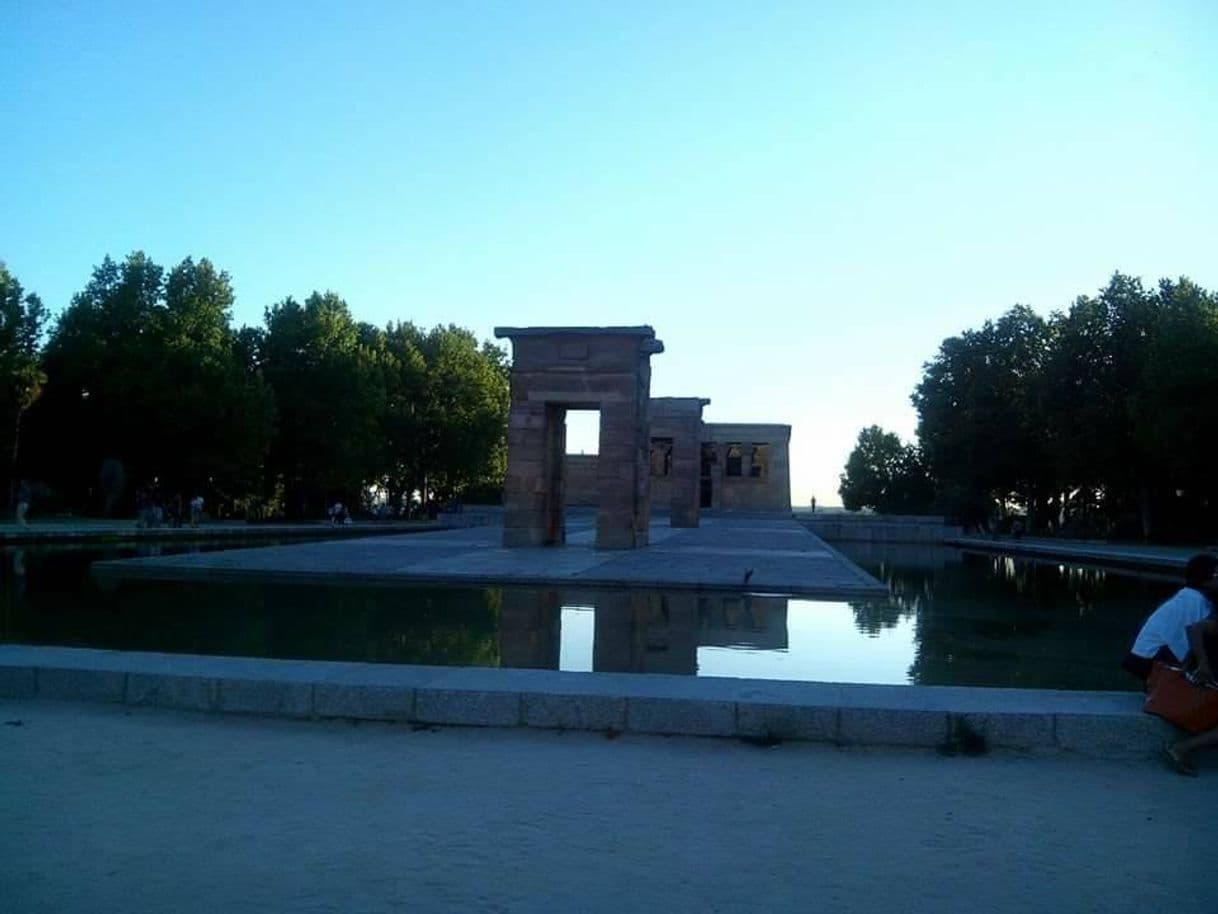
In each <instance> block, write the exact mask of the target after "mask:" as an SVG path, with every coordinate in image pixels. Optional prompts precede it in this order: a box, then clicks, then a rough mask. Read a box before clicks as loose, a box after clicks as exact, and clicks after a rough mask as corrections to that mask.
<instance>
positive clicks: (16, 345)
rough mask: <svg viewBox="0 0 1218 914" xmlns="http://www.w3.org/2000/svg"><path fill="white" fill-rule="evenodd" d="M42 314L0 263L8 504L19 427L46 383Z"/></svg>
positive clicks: (0, 444) (2, 439) (0, 398)
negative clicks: (41, 355) (41, 350)
mask: <svg viewBox="0 0 1218 914" xmlns="http://www.w3.org/2000/svg"><path fill="white" fill-rule="evenodd" d="M45 320H46V310H45V309H44V308H43V305H42V300H41V299H40V298H39V297H38V296H37V295H35V294H34V293H33V292H30V293H28V294H27V293H26V292H25V290H24V289H23V288H22V287H21V283H20V282H18V281H17V278H16V277H15V276H13V274H12V273H10V272H9V271H8V268H7V267H6V266H5V265H4V264H3V263H0V378H3V385H2V386H0V417H2V418H0V449H2V450H0V453H2V454H4V456H5V457H6V458H7V459H6V460H5V464H6V466H5V476H6V477H7V482H8V484H7V486H6V487H5V488H6V490H7V491H8V495H9V500H10V501H11V500H12V498H13V492H14V491H15V483H16V475H17V467H18V461H19V458H20V449H21V423H22V419H23V418H24V417H25V414H26V411H27V410H28V409H29V408H30V406H32V405H33V403H34V401H35V400H37V399H38V396H39V394H40V393H41V392H42V386H43V384H44V383H45V381H46V375H44V374H43V372H42V369H41V367H40V366H39V345H40V343H41V339H42V329H43V324H44V322H45Z"/></svg>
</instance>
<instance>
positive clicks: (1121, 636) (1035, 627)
mask: <svg viewBox="0 0 1218 914" xmlns="http://www.w3.org/2000/svg"><path fill="white" fill-rule="evenodd" d="M839 548H841V551H843V552H845V553H846V554H847V555H848V556H850V557H851V558H852V559H854V560H855V561H856V562H858V563H859V564H860V565H862V567H864V568H865V569H866V570H867V571H869V572H870V573H871V574H873V575H875V576H876V577H877V578H879V579H880V580H881V581H883V582H884V583H885V584H886V585H887V586H888V588H889V592H890V594H891V598H890V599H889V600H887V601H883V600H881V601H867V602H858V603H852V604H851V607H852V609H853V610H854V615H855V622H856V625H857V626H858V628H859V630H860V631H862V632H865V633H867V634H869V635H872V636H875V635H878V634H879V633H880V632H882V631H883V630H885V629H889V628H892V627H893V626H895V625H897V624H898V623H899V622H901V621H902V620H903V619H906V618H912V619H913V620H914V630H915V639H916V644H915V659H914V662H913V664H912V666H911V667H910V670H909V678H910V681H911V682H914V683H920V684H950V685H990V686H1025V687H1030V688H1062V689H1118V690H1129V689H1133V688H1135V685H1136V684H1135V683H1134V682H1133V681H1132V680H1131V679H1130V678H1129V677H1128V676H1127V675H1126V674H1125V673H1123V672H1122V671H1121V670H1120V668H1119V666H1118V665H1119V663H1120V660H1121V658H1122V657H1123V656H1124V654H1125V652H1126V651H1127V650H1128V648H1129V644H1130V643H1131V642H1132V640H1133V636H1134V634H1136V632H1137V629H1138V626H1139V625H1140V624H1141V621H1142V620H1143V619H1144V618H1145V616H1146V615H1147V614H1148V613H1149V612H1150V611H1151V610H1152V609H1154V607H1155V606H1156V605H1158V603H1159V602H1161V601H1162V600H1163V599H1165V598H1166V597H1167V596H1169V595H1170V594H1171V593H1172V592H1173V591H1174V590H1175V589H1176V587H1177V586H1178V584H1177V583H1176V582H1174V581H1173V580H1172V579H1170V578H1164V577H1162V576H1157V575H1151V576H1148V575H1137V574H1131V573H1126V572H1121V571H1113V570H1108V569H1103V568H1091V567H1081V566H1068V565H1062V564H1058V563H1054V562H1036V561H1030V560H1024V559H1013V558H1010V557H1007V556H994V555H986V554H976V553H963V552H961V551H959V550H952V549H946V548H930V547H913V548H909V549H901V548H900V547H884V548H882V549H877V548H875V547H867V548H865V549H859V550H851V549H850V548H849V544H845V545H844V546H843V547H839ZM852 552H853V553H854V554H852Z"/></svg>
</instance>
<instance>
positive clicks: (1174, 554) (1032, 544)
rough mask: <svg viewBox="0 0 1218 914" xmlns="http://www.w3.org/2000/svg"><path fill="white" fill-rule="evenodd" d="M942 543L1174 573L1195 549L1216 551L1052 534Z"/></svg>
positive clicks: (959, 539)
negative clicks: (1051, 535)
mask: <svg viewBox="0 0 1218 914" xmlns="http://www.w3.org/2000/svg"><path fill="white" fill-rule="evenodd" d="M944 544H945V545H948V546H955V547H957V548H961V549H968V550H974V551H978V552H998V553H1001V554H1003V555H1019V556H1028V557H1031V558H1048V559H1064V560H1065V561H1068V562H1075V563H1082V564H1088V565H1104V566H1106V567H1111V568H1135V569H1142V570H1147V571H1162V572H1168V573H1173V574H1174V573H1176V572H1181V571H1183V570H1184V565H1185V563H1186V562H1188V560H1189V557H1190V556H1193V555H1196V554H1197V553H1198V552H1203V551H1206V550H1208V551H1212V552H1218V549H1215V548H1214V547H1212V546H1210V547H1206V546H1153V545H1146V544H1143V543H1106V542H1101V541H1098V540H1063V539H1056V538H1051V537H1043V538H1041V537H1019V538H1015V537H1011V536H996V537H986V536H960V537H953V538H951V539H947V540H945V541H944Z"/></svg>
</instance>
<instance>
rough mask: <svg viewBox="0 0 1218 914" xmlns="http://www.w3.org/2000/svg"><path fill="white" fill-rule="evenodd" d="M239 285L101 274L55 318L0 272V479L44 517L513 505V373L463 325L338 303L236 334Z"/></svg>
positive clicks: (209, 269) (217, 279)
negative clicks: (167, 510) (183, 504)
mask: <svg viewBox="0 0 1218 914" xmlns="http://www.w3.org/2000/svg"><path fill="white" fill-rule="evenodd" d="M233 302H234V293H233V287H232V283H231V281H230V278H229V276H228V274H227V273H225V272H223V271H221V270H218V269H217V268H216V267H215V266H214V265H213V264H212V263H211V262H210V261H208V260H206V259H201V260H199V261H197V262H196V261H195V260H194V259H192V258H187V259H186V260H184V261H182V262H181V263H180V264H178V265H177V266H175V267H173V268H172V269H169V270H166V269H164V268H162V267H161V266H158V265H157V264H155V263H154V262H152V261H151V260H150V259H149V258H148V257H146V256H145V255H144V254H143V253H139V252H137V253H133V254H131V255H130V256H128V257H127V258H126V259H125V260H123V261H122V262H121V263H118V262H115V261H114V260H112V259H111V258H109V257H106V258H105V259H104V260H103V261H102V263H101V265H100V266H98V267H96V268H95V269H94V270H93V274H92V276H91V278H90V279H89V282H88V283H87V285H85V287H84V288H83V289H82V290H81V291H80V292H78V293H77V294H76V295H75V296H73V298H72V300H71V303H70V304H69V305H68V307H67V308H66V309H65V310H64V311H63V312H62V313H61V314H60V315H58V317H57V318H56V319H55V320H54V321H52V320H51V319H50V318H49V317H48V314H47V311H46V308H45V307H44V305H43V303H42V302H41V300H40V299H39V297H38V296H37V295H36V294H33V293H27V292H26V291H25V290H24V289H23V287H22V286H21V284H20V282H19V281H18V280H17V278H16V277H15V276H13V275H12V274H11V273H10V272H9V271H8V269H7V268H5V267H4V265H3V264H0V360H2V361H3V365H2V367H0V371H2V372H3V374H2V375H0V377H3V378H5V379H7V385H6V386H5V387H4V389H3V390H0V410H2V412H0V467H2V468H3V473H4V477H5V483H6V488H5V490H4V491H5V492H6V493H7V494H8V495H9V498H10V500H11V498H12V494H13V492H14V491H15V489H16V487H17V484H18V481H19V480H27V481H28V483H27V485H31V486H32V487H33V489H34V494H35V508H36V510H37V508H38V507H39V506H40V505H41V507H43V508H45V509H48V510H57V511H73V512H80V513H89V514H98V515H116V514H124V513H128V512H129V511H131V510H132V509H133V508H134V505H135V499H136V497H137V493H142V494H146V493H159V494H158V497H161V498H163V499H166V500H168V499H171V498H175V497H180V496H184V497H186V498H190V497H192V496H193V495H194V494H200V495H203V496H204V497H205V498H206V499H207V500H208V505H209V509H211V510H216V509H219V510H220V511H221V512H222V513H229V514H233V515H237V516H249V517H256V518H264V517H278V516H283V517H289V518H304V517H314V516H319V515H321V514H323V513H324V512H325V506H326V505H327V504H329V503H330V502H331V501H332V500H336V499H337V500H343V501H344V503H346V504H348V505H362V506H364V507H371V503H372V502H373V501H377V502H380V503H382V504H386V505H388V506H390V509H391V510H392V512H393V513H394V514H395V515H396V514H398V513H400V510H401V509H404V508H408V507H410V506H411V505H416V506H417V505H418V504H419V502H424V503H432V504H435V503H442V502H445V501H448V500H451V499H454V498H467V499H473V500H478V499H479V498H480V497H493V495H494V494H495V493H497V492H498V490H499V488H500V486H501V484H502V478H503V474H504V470H505V465H506V429H507V412H508V379H509V365H508V362H507V357H506V355H505V353H504V352H503V351H502V350H501V349H499V348H498V347H497V346H495V345H494V344H492V343H490V342H485V343H481V344H480V343H479V341H478V339H477V338H476V337H475V335H474V334H473V333H472V332H470V331H469V330H465V329H462V328H460V327H457V326H455V325H449V326H438V327H435V328H433V329H431V330H423V329H421V328H419V327H416V326H415V325H414V324H412V323H409V322H394V323H391V324H389V325H388V326H387V327H384V328H380V327H375V326H373V325H371V324H368V323H364V322H360V321H357V320H356V319H355V318H354V317H353V316H352V313H351V310H350V308H349V307H348V305H347V303H346V302H345V301H344V300H343V299H342V298H341V297H339V296H338V295H336V294H334V293H333V292H325V293H321V292H314V293H313V294H312V295H310V296H309V297H308V298H307V299H305V300H304V301H303V302H300V301H296V300H295V299H293V298H285V299H283V300H282V301H279V302H277V303H275V304H273V305H271V306H270V307H268V308H266V310H265V313H264V321H263V324H262V325H261V326H256V327H249V326H243V327H239V328H238V327H234V326H233V323H232V307H233Z"/></svg>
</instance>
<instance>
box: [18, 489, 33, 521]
mask: <svg viewBox="0 0 1218 914" xmlns="http://www.w3.org/2000/svg"><path fill="white" fill-rule="evenodd" d="M32 495H33V490H32V489H31V487H30V483H29V480H28V479H23V480H21V484H20V485H19V486H17V511H16V521H17V526H18V527H28V526H29V524H27V523H26V521H25V515H26V513H27V512H28V511H29V510H30V498H31V496H32Z"/></svg>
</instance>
